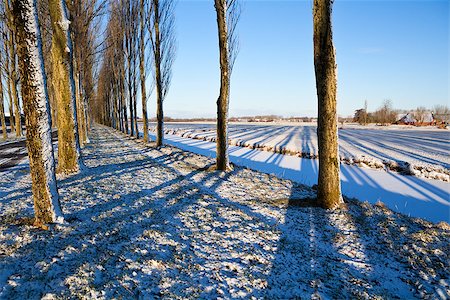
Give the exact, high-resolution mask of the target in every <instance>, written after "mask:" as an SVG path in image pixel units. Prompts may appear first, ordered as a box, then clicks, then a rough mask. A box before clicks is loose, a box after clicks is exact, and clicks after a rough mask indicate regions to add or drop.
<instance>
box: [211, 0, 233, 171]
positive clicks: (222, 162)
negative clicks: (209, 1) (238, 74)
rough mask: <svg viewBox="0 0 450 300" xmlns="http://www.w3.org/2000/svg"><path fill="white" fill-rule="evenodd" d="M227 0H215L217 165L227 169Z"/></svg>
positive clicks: (228, 71)
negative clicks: (218, 74) (217, 41)
mask: <svg viewBox="0 0 450 300" xmlns="http://www.w3.org/2000/svg"><path fill="white" fill-rule="evenodd" d="M226 5H227V3H226V0H215V1H214V6H215V8H216V13H217V27H218V33H219V52H220V55H219V57H220V95H219V98H218V99H217V142H216V149H217V150H216V152H217V153H216V165H217V166H216V167H217V169H218V170H222V171H225V170H227V169H228V168H229V161H228V105H229V96H230V65H229V61H228V47H229V45H228V31H227V21H226V11H227V6H226Z"/></svg>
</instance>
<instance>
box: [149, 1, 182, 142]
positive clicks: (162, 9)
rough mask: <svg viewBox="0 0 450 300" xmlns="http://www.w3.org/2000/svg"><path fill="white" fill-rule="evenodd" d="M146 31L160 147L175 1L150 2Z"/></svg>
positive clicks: (172, 54) (173, 49)
mask: <svg viewBox="0 0 450 300" xmlns="http://www.w3.org/2000/svg"><path fill="white" fill-rule="evenodd" d="M149 8H150V9H149V10H150V11H149V14H148V15H149V22H148V31H149V36H150V42H151V49H152V53H153V60H154V78H155V84H156V121H157V124H156V146H157V147H159V146H162V144H163V139H164V131H163V126H164V112H163V102H164V99H165V98H166V96H167V92H168V91H169V87H170V82H171V79H172V65H173V62H174V60H175V53H176V45H175V43H176V42H175V15H174V8H175V1H173V0H151V3H150V5H149Z"/></svg>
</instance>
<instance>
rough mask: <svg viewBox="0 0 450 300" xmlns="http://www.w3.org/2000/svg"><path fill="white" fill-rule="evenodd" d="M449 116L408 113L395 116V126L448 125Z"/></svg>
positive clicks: (424, 112) (426, 112)
mask: <svg viewBox="0 0 450 300" xmlns="http://www.w3.org/2000/svg"><path fill="white" fill-rule="evenodd" d="M449 123H450V115H449V114H444V115H435V114H434V113H433V112H432V111H423V112H416V111H414V112H408V113H403V114H398V115H397V121H396V122H395V124H401V125H415V126H427V125H439V124H449Z"/></svg>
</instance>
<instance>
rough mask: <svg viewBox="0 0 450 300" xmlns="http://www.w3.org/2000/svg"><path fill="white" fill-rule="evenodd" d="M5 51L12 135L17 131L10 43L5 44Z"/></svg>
mask: <svg viewBox="0 0 450 300" xmlns="http://www.w3.org/2000/svg"><path fill="white" fill-rule="evenodd" d="M3 46H4V49H5V58H6V59H5V61H6V72H7V74H8V80H7V82H6V84H7V87H8V100H9V127H10V129H11V133H13V132H14V131H15V126H14V123H15V121H14V106H13V98H12V81H11V78H12V76H11V69H10V66H9V65H10V64H9V56H8V53H9V46H8V43H7V42H5V43H4V45H3Z"/></svg>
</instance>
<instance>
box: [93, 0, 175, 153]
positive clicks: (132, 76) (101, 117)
mask: <svg viewBox="0 0 450 300" xmlns="http://www.w3.org/2000/svg"><path fill="white" fill-rule="evenodd" d="M174 8H175V1H173V0H139V1H138V0H125V1H122V2H117V3H112V4H111V7H110V14H109V20H108V24H107V29H106V30H107V38H106V43H107V49H106V51H105V53H104V56H103V63H102V65H101V68H100V73H99V82H98V93H97V97H96V99H95V103H94V105H95V107H96V109H94V111H95V112H96V113H95V116H94V118H95V119H96V121H97V122H100V123H103V124H106V125H109V126H112V127H114V128H116V129H119V130H121V131H122V132H125V133H129V134H131V135H132V136H135V137H139V127H138V122H137V114H138V112H137V101H138V99H137V92H138V86H139V85H140V87H141V103H142V115H143V137H144V140H145V141H148V113H147V100H148V97H149V96H150V95H151V94H152V91H153V89H156V104H157V105H156V117H157V125H156V136H157V138H156V144H157V146H161V145H162V144H163V136H164V130H163V125H164V111H163V102H164V99H165V98H166V96H167V93H168V91H169V87H170V82H171V78H172V65H173V62H174V59H175V52H176V39H175V30H174V26H175V15H174ZM149 71H151V72H149ZM149 73H151V75H152V78H153V80H151V85H150V86H147V85H146V82H147V80H146V79H147V77H148V75H149ZM138 75H139V76H138ZM138 78H139V82H138ZM127 100H128V101H127ZM128 114H129V117H128Z"/></svg>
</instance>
